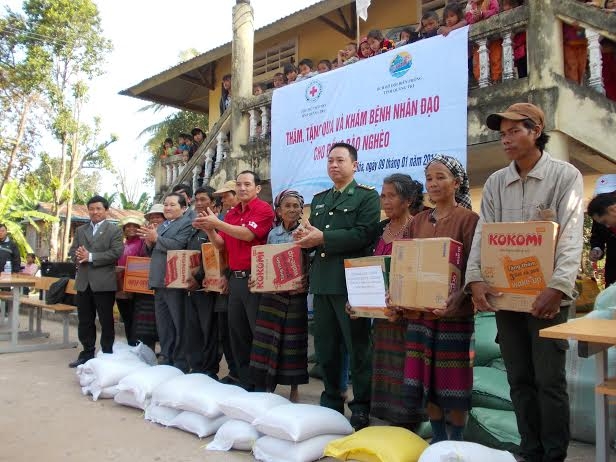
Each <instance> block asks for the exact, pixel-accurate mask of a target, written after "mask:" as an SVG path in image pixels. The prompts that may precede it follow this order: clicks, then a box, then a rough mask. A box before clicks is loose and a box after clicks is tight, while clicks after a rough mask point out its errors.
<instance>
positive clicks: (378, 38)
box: [368, 29, 396, 55]
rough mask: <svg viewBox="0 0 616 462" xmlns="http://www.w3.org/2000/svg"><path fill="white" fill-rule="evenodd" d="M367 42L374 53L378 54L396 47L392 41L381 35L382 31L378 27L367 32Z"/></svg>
mask: <svg viewBox="0 0 616 462" xmlns="http://www.w3.org/2000/svg"><path fill="white" fill-rule="evenodd" d="M368 43H369V44H370V49H371V50H372V51H373V52H374V54H375V55H380V54H381V53H385V52H386V51H389V50H393V49H394V48H396V45H395V44H394V42H392V41H391V40H389V39H388V38H385V37H384V36H383V32H381V31H380V30H378V29H372V30H371V31H370V32H368Z"/></svg>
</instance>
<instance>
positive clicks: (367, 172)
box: [271, 27, 468, 203]
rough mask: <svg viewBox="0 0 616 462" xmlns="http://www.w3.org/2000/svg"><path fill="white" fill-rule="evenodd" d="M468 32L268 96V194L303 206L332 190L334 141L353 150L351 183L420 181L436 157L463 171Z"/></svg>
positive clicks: (410, 47) (423, 43)
mask: <svg viewBox="0 0 616 462" xmlns="http://www.w3.org/2000/svg"><path fill="white" fill-rule="evenodd" d="M467 101H468V27H465V28H462V29H458V30H455V31H453V32H452V33H450V34H449V35H448V36H447V37H443V36H440V35H439V36H437V37H433V38H430V39H426V40H421V41H419V42H416V43H413V44H411V45H407V46H404V47H401V48H397V49H395V50H393V51H390V52H387V53H383V54H381V55H378V56H375V57H372V58H369V59H365V60H362V61H360V62H357V63H355V64H351V65H349V66H344V67H342V68H339V69H336V70H333V71H331V72H327V73H325V74H320V75H317V76H315V77H313V78H311V79H308V80H305V81H301V82H298V83H294V84H292V85H289V86H286V87H283V88H279V89H277V90H275V91H274V95H273V97H272V158H271V165H272V167H271V172H272V173H271V179H272V190H273V191H272V192H273V195H274V196H276V195H277V194H278V193H279V192H280V191H282V190H283V189H287V188H293V189H296V190H299V191H300V192H301V193H302V194H303V196H304V199H305V200H306V203H309V202H311V200H312V197H313V195H314V194H316V193H317V192H319V191H322V190H323V189H325V188H328V187H330V186H331V184H332V182H331V180H330V179H329V177H328V176H327V153H328V150H329V147H330V146H331V145H332V144H333V143H335V142H341V141H344V142H347V143H349V144H352V145H353V146H355V147H356V148H357V150H358V152H359V158H358V166H357V174H356V177H355V178H356V179H357V181H358V182H359V183H364V184H368V185H372V186H374V187H376V188H377V189H378V190H380V188H381V184H382V182H383V178H385V177H386V176H388V175H391V174H392V173H406V174H409V175H411V176H412V177H413V179H417V180H419V181H421V182H422V183H423V181H424V168H425V166H426V164H427V163H428V162H429V161H430V159H431V158H432V156H434V155H435V154H447V155H450V156H453V157H456V158H457V159H458V160H460V161H461V162H462V164H463V165H465V166H466V143H467Z"/></svg>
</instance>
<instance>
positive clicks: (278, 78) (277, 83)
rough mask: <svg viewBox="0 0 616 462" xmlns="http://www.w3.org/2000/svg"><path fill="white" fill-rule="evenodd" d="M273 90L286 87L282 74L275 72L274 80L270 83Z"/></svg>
mask: <svg viewBox="0 0 616 462" xmlns="http://www.w3.org/2000/svg"><path fill="white" fill-rule="evenodd" d="M272 85H273V86H274V88H280V87H284V86H285V85H286V83H285V81H284V74H283V73H282V72H276V73H275V74H274V80H273V81H272Z"/></svg>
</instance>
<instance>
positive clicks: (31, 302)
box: [19, 276, 77, 350]
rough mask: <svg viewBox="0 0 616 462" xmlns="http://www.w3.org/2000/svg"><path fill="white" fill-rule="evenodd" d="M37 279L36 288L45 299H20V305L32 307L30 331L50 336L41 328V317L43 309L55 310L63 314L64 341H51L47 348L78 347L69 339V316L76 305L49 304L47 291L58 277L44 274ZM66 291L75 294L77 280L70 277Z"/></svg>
mask: <svg viewBox="0 0 616 462" xmlns="http://www.w3.org/2000/svg"><path fill="white" fill-rule="evenodd" d="M37 279H39V280H38V281H37V283H36V284H35V285H34V288H35V289H37V290H39V291H40V293H41V294H42V298H43V300H39V299H37V298H32V297H27V296H23V297H21V298H20V299H19V302H20V305H21V307H22V308H24V309H30V313H29V318H28V331H29V332H30V333H31V334H32V336H33V337H41V336H47V337H48V336H49V335H48V334H47V335H46V334H45V333H43V332H42V330H41V319H42V317H43V310H46V311H53V312H54V313H58V314H60V315H61V316H62V343H50V344H48V345H45V347H46V348H45V349H49V350H53V349H60V348H75V347H77V342H70V341H69V335H68V334H69V316H70V314H71V313H72V312H74V311H76V310H77V307H76V306H73V305H67V304H64V303H54V304H51V305H50V304H48V303H47V302H45V293H46V292H47V290H49V287H50V286H51V285H52V284H53V283H54V282H56V281H57V280H58V278H53V277H47V276H43V277H40V278H37ZM64 293H66V294H68V295H75V294H76V293H77V291H76V290H75V280H74V279H70V280H69V282H68V284H67V285H66V289H65V291H64ZM35 315H36V330H35V327H34V319H35Z"/></svg>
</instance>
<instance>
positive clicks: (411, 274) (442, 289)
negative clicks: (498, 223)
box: [389, 237, 463, 311]
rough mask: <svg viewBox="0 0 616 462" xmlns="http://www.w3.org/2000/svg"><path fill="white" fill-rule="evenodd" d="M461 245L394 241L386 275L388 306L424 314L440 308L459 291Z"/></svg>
mask: <svg viewBox="0 0 616 462" xmlns="http://www.w3.org/2000/svg"><path fill="white" fill-rule="evenodd" d="M462 258H463V253H462V244H461V243H460V242H457V241H454V240H453V239H450V238H446V237H438V238H430V239H405V240H399V241H394V243H393V246H392V253H391V271H390V274H389V294H390V297H391V303H392V304H393V305H396V306H400V307H402V308H409V309H413V310H419V311H425V310H426V309H429V308H442V307H443V306H444V304H445V301H446V300H447V298H448V297H449V295H450V294H451V293H452V292H454V291H456V290H458V289H459V288H460V280H461V277H462V274H461V268H462Z"/></svg>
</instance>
